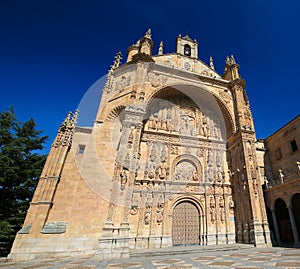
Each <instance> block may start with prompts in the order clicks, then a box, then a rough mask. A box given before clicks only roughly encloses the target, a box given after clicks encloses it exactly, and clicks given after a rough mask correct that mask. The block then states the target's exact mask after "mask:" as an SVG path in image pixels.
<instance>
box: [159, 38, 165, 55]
mask: <svg viewBox="0 0 300 269" xmlns="http://www.w3.org/2000/svg"><path fill="white" fill-rule="evenodd" d="M163 52H164V43H163V42H162V41H160V43H159V49H158V55H163Z"/></svg>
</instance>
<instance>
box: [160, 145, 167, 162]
mask: <svg viewBox="0 0 300 269" xmlns="http://www.w3.org/2000/svg"><path fill="white" fill-rule="evenodd" d="M166 160H167V151H166V147H165V145H162V150H161V154H160V161H161V162H165V161H166Z"/></svg>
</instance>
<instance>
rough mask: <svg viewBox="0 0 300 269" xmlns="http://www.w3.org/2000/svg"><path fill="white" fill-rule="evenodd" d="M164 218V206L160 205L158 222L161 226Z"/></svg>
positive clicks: (157, 211) (158, 207)
mask: <svg viewBox="0 0 300 269" xmlns="http://www.w3.org/2000/svg"><path fill="white" fill-rule="evenodd" d="M163 217H164V206H163V204H162V203H158V205H157V209H156V221H157V223H158V224H161V223H162V222H163Z"/></svg>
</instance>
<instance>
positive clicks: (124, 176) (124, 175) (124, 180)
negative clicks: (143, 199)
mask: <svg viewBox="0 0 300 269" xmlns="http://www.w3.org/2000/svg"><path fill="white" fill-rule="evenodd" d="M127 174H128V170H126V169H123V170H122V172H121V173H120V177H121V189H122V190H123V189H124V188H125V185H126V183H127V180H128V175H127Z"/></svg>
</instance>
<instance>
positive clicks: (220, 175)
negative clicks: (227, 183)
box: [217, 170, 224, 183]
mask: <svg viewBox="0 0 300 269" xmlns="http://www.w3.org/2000/svg"><path fill="white" fill-rule="evenodd" d="M223 180H224V172H223V171H222V170H219V171H218V172H217V182H219V183H220V182H223Z"/></svg>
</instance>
